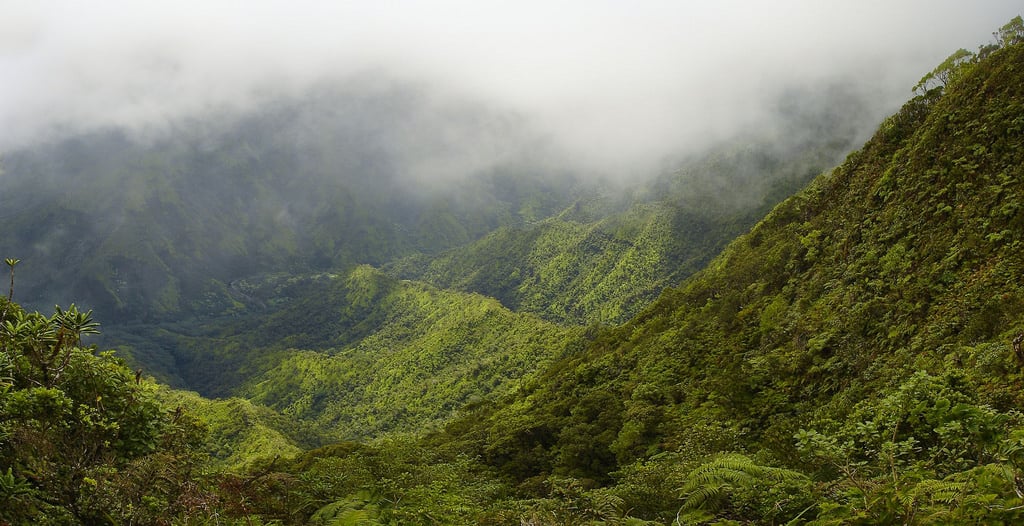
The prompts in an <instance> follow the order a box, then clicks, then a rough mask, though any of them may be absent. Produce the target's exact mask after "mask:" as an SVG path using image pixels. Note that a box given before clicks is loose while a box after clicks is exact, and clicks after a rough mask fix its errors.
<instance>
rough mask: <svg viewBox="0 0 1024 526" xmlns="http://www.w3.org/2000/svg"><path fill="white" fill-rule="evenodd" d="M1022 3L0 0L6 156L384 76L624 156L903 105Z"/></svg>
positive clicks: (572, 144)
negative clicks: (769, 114)
mask: <svg viewBox="0 0 1024 526" xmlns="http://www.w3.org/2000/svg"><path fill="white" fill-rule="evenodd" d="M1021 11H1024V9H1022V6H1021V4H1020V2H1019V0H1018V1H1007V0H972V1H970V2H965V1H962V0H960V1H953V0H912V1H899V0H857V1H853V0H851V1H844V2H840V1H828V0H788V1H771V2H769V1H747V2H739V1H701V2H697V1H686V0H675V1H664V2H656V1H641V0H631V1H626V0H622V1H615V2H612V1H596V0H588V1H561V2H558V1H527V0H516V1H508V2H490V1H462V2H455V1H431V2H426V1H423V2H402V1H384V0H376V1H369V0H367V1H365V2H340V1H338V2H326V1H324V2H302V1H295V0H289V1H280V2H260V1H252V0H246V1H242V0H239V1H213V0H205V1H186V0H176V1H170V2H159V1H126V2H112V1H91V2H72V1H66V2H51V1H29V0H25V1H18V0H0V123H2V124H3V125H2V126H0V150H4V149H10V148H12V147H15V146H17V145H19V144H25V143H26V141H31V140H35V139H36V138H38V137H40V136H42V134H44V133H47V134H52V133H53V130H54V129H56V128H61V127H63V128H67V127H73V128H76V129H77V128H79V127H83V126H85V127H88V126H97V125H110V124H117V125H126V126H132V127H147V126H159V125H160V123H162V122H165V121H167V120H168V119H173V118H174V117H175V116H178V115H181V114H183V113H193V114H194V113H196V112H202V111H204V109H208V108H218V107H223V106H225V105H228V106H236V107H242V108H244V107H245V106H246V105H247V104H253V103H258V102H259V101H260V100H261V96H264V95H265V94H267V93H280V92H285V93H288V92H299V91H301V90H302V89H303V87H305V86H308V85H309V84H311V83H313V82H317V81H320V80H323V79H325V78H331V77H342V78H343V77H345V76H346V75H350V74H353V73H360V72H366V71H373V72H377V73H382V74H385V75H389V76H394V77H396V78H399V79H403V80H408V81H412V82H416V83H421V84H425V85H428V86H431V87H433V88H435V89H436V90H437V91H438V92H439V93H444V94H445V96H448V97H452V98H462V97H467V98H470V99H473V100H475V101H478V102H483V103H486V104H490V105H494V106H495V107H498V108H501V109H502V110H508V111H513V112H517V113H521V114H523V115H525V116H526V117H528V118H529V119H530V120H531V122H534V123H536V125H537V126H538V127H539V128H540V129H542V130H544V131H545V132H546V133H549V134H551V135H552V136H553V137H556V138H558V139H560V140H561V141H562V142H563V143H564V144H565V145H566V146H567V147H568V148H570V149H573V148H575V149H576V151H579V152H581V154H582V153H583V152H585V154H586V155H595V156H601V155H606V156H612V157H616V158H615V159H609V160H616V161H620V162H623V163H628V162H631V160H636V159H641V158H648V159H654V158H657V157H659V156H662V155H666V154H668V153H671V152H673V151H678V150H679V148H680V145H683V144H687V143H688V142H694V143H696V142H699V141H700V140H702V139H706V138H707V137H710V136H717V135H718V134H728V133H732V132H734V131H735V130H737V129H740V128H742V127H743V126H744V125H745V124H746V123H747V122H748V121H750V120H751V119H756V118H757V116H758V115H760V114H761V113H763V109H764V107H765V106H766V105H770V103H771V101H772V100H774V97H776V96H777V95H778V93H780V92H781V91H782V90H784V89H786V88H787V87H788V86H792V85H805V86H807V85H816V84H818V83H826V82H831V81H835V80H838V79H847V80H846V81H847V82H852V83H857V85H858V86H859V87H861V88H864V89H868V90H872V92H873V93H876V94H877V98H878V100H879V108H881V109H884V110H885V111H891V110H892V109H894V108H895V107H896V105H898V104H899V103H900V102H901V101H903V100H905V99H907V98H909V97H910V95H911V92H910V90H911V87H912V86H913V85H914V84H915V83H916V82H917V80H918V79H919V78H920V77H921V76H922V75H923V74H924V73H926V72H927V71H929V70H931V69H932V68H933V67H934V66H935V65H936V64H938V63H939V62H941V61H942V59H944V58H945V57H946V56H948V55H949V54H950V53H951V52H953V51H954V50H956V49H957V48H960V47H964V48H967V49H971V50H975V49H977V47H978V46H979V45H980V44H982V43H985V42H988V41H990V40H991V33H992V31H994V30H996V29H997V28H998V27H999V26H1001V25H1002V24H1004V23H1005V22H1007V21H1008V20H1009V19H1010V18H1012V17H1013V16H1016V15H1017V14H1020V12H1021ZM881 109H880V110H879V111H881ZM610 152H614V154H613V153H610Z"/></svg>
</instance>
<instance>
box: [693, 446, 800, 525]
mask: <svg viewBox="0 0 1024 526" xmlns="http://www.w3.org/2000/svg"><path fill="white" fill-rule="evenodd" d="M806 480H808V479H807V477H806V476H805V475H803V474H802V473H799V472H796V471H792V470H788V469H783V468H775V467H771V466H762V465H760V464H757V463H756V462H754V461H753V460H751V459H750V457H747V456H745V455H740V454H738V453H729V454H725V455H722V456H719V457H717V458H715V459H714V460H712V461H710V462H707V463H705V464H702V465H701V466H700V467H698V468H697V469H695V470H693V471H691V472H690V474H689V476H688V477H687V480H686V484H685V485H684V486H683V487H682V488H681V489H680V491H681V493H682V495H683V499H684V503H683V507H682V509H683V510H698V509H707V510H710V511H714V510H716V509H718V508H719V507H720V506H721V504H722V503H723V500H724V498H726V497H727V496H728V494H729V493H730V492H731V491H733V490H735V489H754V488H757V487H762V486H765V487H766V486H769V485H773V484H778V483H780V482H789V481H806Z"/></svg>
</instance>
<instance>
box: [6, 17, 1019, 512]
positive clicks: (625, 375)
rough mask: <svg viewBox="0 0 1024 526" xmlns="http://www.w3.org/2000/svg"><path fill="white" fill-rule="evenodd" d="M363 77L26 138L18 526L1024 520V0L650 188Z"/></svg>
mask: <svg viewBox="0 0 1024 526" xmlns="http://www.w3.org/2000/svg"><path fill="white" fill-rule="evenodd" d="M370 77H372V78H375V77H373V76H372V75H370ZM363 80H365V78H364V79H363ZM371 84H373V83H371ZM374 85H375V86H376V87H375V89H374V90H369V91H364V90H362V89H354V88H353V86H345V85H322V86H319V87H317V88H316V89H313V90H311V91H309V92H307V93H305V94H304V95H303V96H301V97H294V98H282V99H278V100H276V102H275V103H274V104H269V105H267V106H266V107H261V109H260V110H259V111H258V112H255V113H252V114H245V113H230V115H227V114H226V115H219V116H216V118H214V117H210V118H209V119H208V120H199V121H196V122H192V123H179V124H178V126H180V129H178V130H175V131H174V132H173V133H169V134H165V135H155V136H154V137H151V138H150V140H148V141H142V140H139V138H138V137H132V138H129V137H128V136H127V135H124V134H122V132H120V131H118V130H106V131H102V132H93V133H91V134H84V135H81V136H77V137H75V138H70V139H63V140H61V141H58V142H54V143H50V144H45V145H37V146H36V147H34V148H28V149H24V150H19V151H15V152H13V153H12V154H10V155H6V156H5V157H4V159H3V164H2V166H3V168H4V174H3V179H0V190H2V192H3V193H2V194H0V195H2V197H0V222H2V223H3V227H4V230H3V231H4V234H5V235H4V236H3V238H2V239H0V252H10V253H11V254H12V255H17V254H15V252H18V250H23V251H25V252H26V255H24V256H19V257H22V259H21V260H19V259H13V258H12V259H7V260H6V261H5V267H4V268H3V270H4V278H5V279H4V280H3V281H2V282H0V283H4V284H5V285H6V287H5V289H6V290H4V292H6V294H0V525H6V524H11V525H15V524H18V525H20V524H55V525H56V524H189V525H192V524H196V525H199V524H232V525H234V524H237V525H243V524H244V525H247V526H249V525H255V524H261V525H271V524H275V525H317V526H326V525H374V524H424V525H426V524H460V525H461V524H508V525H533V526H539V525H581V526H582V525H630V526H640V525H654V524H661V525H683V524H695V525H699V524H717V525H738V524H765V525H768V524H809V525H821V526H824V525H840V524H865V525H867V524H915V525H916V524H1017V523H1020V522H1022V521H1024V282H1022V276H1024V20H1022V19H1021V17H1020V16H1017V17H1016V18H1014V19H1012V20H1010V21H1009V22H1008V23H1007V24H1006V25H1004V26H1002V27H1001V28H999V29H998V30H997V31H996V32H995V33H994V41H993V42H992V43H989V44H986V45H983V46H981V47H980V48H979V49H978V51H977V52H969V51H966V50H959V51H957V52H955V53H953V54H952V55H951V56H950V57H949V58H948V59H947V60H946V61H944V62H942V63H940V64H939V65H938V66H937V67H936V68H935V69H934V70H933V71H931V72H930V73H927V74H926V75H925V76H924V77H923V78H922V79H921V81H920V83H919V84H918V85H917V86H916V87H915V88H914V90H913V98H911V99H910V100H909V101H907V102H906V103H905V104H904V105H903V106H902V107H901V108H900V109H899V110H898V111H897V112H896V113H894V114H892V115H890V116H889V117H887V118H886V119H885V120H884V121H882V122H881V123H880V124H879V125H878V126H877V128H876V130H875V132H874V134H873V135H871V136H870V138H867V139H866V142H863V144H862V145H860V147H859V149H856V150H852V151H851V148H853V147H854V146H857V145H856V144H854V141H861V140H864V138H863V137H860V136H859V135H858V134H859V133H860V132H859V131H858V128H857V126H855V125H853V124H851V123H852V122H854V121H855V119H856V118H858V117H859V116H860V114H862V113H864V110H863V108H864V107H865V104H866V103H865V101H863V100H860V99H858V98H857V97H856V96H854V95H852V93H853V92H852V91H849V92H848V91H846V88H843V87H835V86H833V87H831V88H830V89H829V90H828V93H826V94H825V95H820V94H813V95H812V93H811V92H810V91H807V92H803V91H798V92H794V93H790V94H788V96H785V97H782V98H781V99H779V100H778V101H776V107H774V108H772V109H771V112H773V113H772V115H773V118H772V119H771V121H772V122H774V123H775V126H776V127H775V128H774V129H767V128H765V129H753V128H752V129H749V130H746V132H745V133H742V134H739V135H736V136H733V137H731V138H728V139H723V140H717V141H714V142H713V143H712V144H711V146H709V147H707V148H704V149H702V150H701V151H700V152H698V153H693V154H690V155H688V156H686V157H685V158H683V159H681V160H675V161H673V162H674V164H673V168H672V169H665V170H663V171H662V172H661V173H659V174H655V175H653V176H652V177H650V178H648V179H644V180H625V179H624V180H612V179H608V178H603V177H596V176H591V175H588V174H586V173H585V170H584V169H582V168H580V166H582V165H573V164H571V163H565V162H564V159H563V158H562V155H563V152H559V151H557V150H556V149H555V148H554V147H553V146H551V143H547V142H545V141H544V140H543V139H541V138H539V136H537V135H535V134H534V132H533V130H531V129H530V127H529V126H527V125H525V124H524V123H523V122H521V121H519V120H517V119H516V118H515V117H514V116H510V115H505V114H501V113H495V112H493V111H492V110H490V109H488V108H483V107H468V106H454V107H453V106H445V105H444V104H441V103H439V102H438V99H434V98H432V97H433V95H432V94H431V92H430V91H429V90H428V89H426V88H424V87H422V86H411V85H403V84H400V83H395V84H391V83H377V84H374ZM381 85H384V88H381ZM851 89H852V88H851ZM182 122H184V121H182ZM452 123H454V124H452ZM442 125H443V126H442ZM424 137H425V138H424ZM506 140H507V144H506V143H505V141H506ZM462 142H465V143H467V144H470V145H471V146H472V148H469V149H470V150H473V149H475V150H474V151H477V152H479V151H481V150H486V149H487V148H491V147H494V148H495V150H496V151H500V152H504V153H502V154H501V155H491V154H493V153H494V152H493V151H492V152H488V155H482V154H481V156H480V157H474V156H470V157H473V162H470V161H467V160H466V159H464V158H460V159H459V162H454V161H453V160H452V157H450V156H451V155H456V153H452V152H458V151H462V150H458V149H451V150H448V149H447V148H448V147H449V146H451V144H452V143H462ZM399 143H401V144H399ZM495 144H500V145H501V146H500V147H497V146H494V145H495ZM506 148H507V149H511V150H515V151H514V152H513V153H512V154H508V155H505V154H507V153H508V152H507V151H506ZM410 151H415V152H417V155H416V156H413V155H411V154H409V153H408V152H410ZM424 152H428V153H424ZM459 155H461V154H459ZM844 155H845V158H844ZM413 157H415V159H413ZM484 157H486V158H487V161H486V162H483V161H481V160H480V159H482V158H484ZM454 165H459V166H463V167H465V166H469V168H464V171H463V172H460V173H447V172H445V175H443V176H440V175H435V178H434V179H430V178H427V177H425V176H422V174H423V173H432V172H431V171H432V170H437V171H442V172H443V171H445V169H447V168H448V167H450V166H454ZM413 166H415V167H416V169H413V168H412V167H413ZM572 166H575V168H570V167H572ZM417 169H418V170H420V171H417ZM417 174H420V175H417ZM8 283H9V284H8ZM0 290H3V289H0ZM57 296H62V297H64V298H66V299H67V300H70V299H75V300H79V298H81V300H80V301H82V304H83V305H86V306H84V307H80V306H76V305H74V304H72V305H70V306H68V307H66V308H65V307H59V306H58V307H56V308H55V309H54V311H53V313H52V314H41V313H39V312H33V309H35V308H38V307H39V305H40V304H44V303H47V302H52V299H53V298H55V297H57ZM23 298H24V300H23ZM58 301H62V300H58ZM65 303H66V302H65ZM94 313H95V315H94ZM105 316H109V317H110V321H109V322H106V321H104V317H105ZM96 320H100V321H104V325H103V326H100V325H99V324H98V323H97V321H96ZM101 331H102V333H101ZM107 348H111V349H114V350H112V351H105V350H102V349H107Z"/></svg>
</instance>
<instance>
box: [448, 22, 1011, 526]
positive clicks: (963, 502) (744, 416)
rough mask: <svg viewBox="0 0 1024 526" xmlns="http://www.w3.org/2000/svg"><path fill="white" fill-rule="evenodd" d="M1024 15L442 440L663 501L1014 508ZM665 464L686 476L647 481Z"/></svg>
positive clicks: (859, 512) (544, 474) (728, 507)
mask: <svg viewBox="0 0 1024 526" xmlns="http://www.w3.org/2000/svg"><path fill="white" fill-rule="evenodd" d="M1022 32H1024V29H1022V27H1021V26H1020V19H1019V18H1018V19H1016V21H1015V23H1011V24H1010V25H1008V26H1007V27H1006V28H1004V30H1003V32H1002V33H1001V34H1000V35H1001V42H1002V43H1003V47H1001V48H999V47H998V46H987V47H984V48H982V49H981V51H980V52H979V54H977V55H975V54H970V53H964V54H959V55H958V57H959V58H954V59H953V60H951V61H947V62H946V63H944V64H943V65H941V66H939V68H937V69H936V71H935V72H933V74H932V75H929V77H926V82H925V84H923V85H922V86H921V90H920V91H925V93H923V94H921V95H919V96H917V97H915V98H914V99H912V100H911V101H910V102H908V103H907V104H906V105H905V106H904V108H903V109H902V110H901V111H900V112H899V113H897V114H896V115H893V116H892V117H890V118H889V119H887V120H886V121H885V122H883V123H882V125H881V126H880V128H879V130H878V132H877V134H876V135H875V136H874V137H873V138H872V139H871V140H870V141H869V142H868V143H867V144H865V146H864V147H863V148H862V149H861V150H859V151H857V152H854V153H852V154H851V155H850V156H849V157H848V158H847V160H846V161H845V162H844V163H843V164H842V165H841V166H839V167H838V168H836V169H835V170H833V171H832V172H831V173H829V174H826V175H823V176H821V177H819V178H818V179H816V180H815V181H814V182H813V183H812V184H811V185H810V186H809V187H808V188H807V189H806V190H805V191H803V192H801V193H799V194H798V195H796V196H794V197H792V198H790V199H788V200H787V201H785V202H784V203H782V204H781V205H779V206H778V207H777V208H776V209H775V210H773V211H772V212H771V214H769V215H768V216H767V217H766V218H765V219H764V220H763V221H762V222H761V223H759V224H758V225H757V226H756V227H755V228H754V229H753V230H752V231H751V232H750V233H748V234H746V235H744V236H742V237H740V238H739V239H738V240H736V241H735V242H733V243H732V244H730V245H729V247H728V248H727V249H726V250H725V252H724V253H723V254H722V255H721V256H719V257H718V258H716V259H715V260H714V261H713V262H712V263H711V264H710V265H709V266H708V268H707V269H705V270H703V271H702V272H700V273H699V274H697V275H696V276H694V277H693V278H692V279H690V280H687V281H686V282H685V283H684V284H683V286H682V287H680V288H678V289H675V290H670V291H666V292H665V293H664V294H663V295H662V296H661V298H659V300H658V301H656V302H655V303H654V304H652V305H651V306H650V307H648V308H647V309H645V310H644V311H643V312H642V313H641V314H640V315H639V316H637V317H636V318H635V319H633V320H631V321H630V322H628V323H626V324H625V325H623V326H622V327H620V328H617V329H614V330H610V331H608V332H606V333H605V334H603V335H601V336H600V337H599V338H598V339H597V341H595V342H594V344H593V345H591V346H590V347H589V348H588V350H587V351H586V352H585V353H582V354H579V355H576V356H573V357H571V358H570V359H567V360H562V361H560V362H559V363H556V364H554V365H553V366H552V367H551V368H550V369H549V370H548V371H547V372H545V373H544V374H542V375H540V376H539V377H538V378H537V379H536V380H535V381H534V382H532V383H531V384H530V385H529V386H528V387H526V388H524V389H523V390H521V391H520V392H519V393H517V395H516V396H515V397H513V398H510V399H508V400H506V401H504V402H499V403H494V404H488V405H485V406H482V407H477V408H476V409H474V410H473V411H472V412H471V413H470V414H469V415H468V416H467V417H466V419H465V422H464V423H461V424H458V425H455V426H453V427H452V428H451V430H450V434H449V435H447V436H441V437H438V438H437V439H438V440H442V441H444V442H448V441H452V440H462V441H465V443H466V444H467V445H468V446H469V447H470V448H471V449H472V450H473V451H474V452H476V453H477V454H479V455H481V457H482V458H483V459H485V462H486V463H488V464H489V465H492V466H494V467H495V468H497V469H500V470H501V471H502V472H503V473H505V474H507V476H509V477H512V478H513V479H514V480H517V481H520V482H521V483H524V484H526V483H529V484H533V482H530V481H534V480H536V478H537V477H541V478H547V479H548V480H551V479H552V477H572V478H574V479H577V480H579V481H580V483H581V484H584V485H586V484H595V483H596V484H600V485H605V484H616V485H615V486H613V487H614V488H617V490H616V491H617V492H618V493H617V494H618V495H619V496H620V497H621V498H623V499H624V501H623V502H624V508H623V509H627V510H633V512H634V513H637V514H640V515H641V516H645V517H646V518H651V519H659V520H668V519H670V518H671V517H672V516H674V515H675V514H676V512H677V511H679V510H680V507H681V508H682V511H683V512H685V513H683V514H682V515H683V516H685V517H689V519H690V520H710V519H712V518H715V517H717V518H718V519H733V520H740V521H747V520H749V521H761V520H763V521H765V522H785V521H789V520H791V519H794V518H796V517H798V516H799V517H801V518H802V520H811V519H815V518H816V520H817V521H819V522H820V523H831V522H832V521H835V522H837V523H838V522H848V521H862V522H865V523H889V522H931V521H940V522H942V521H950V522H961V521H966V522H972V521H974V520H978V519H979V518H980V517H987V518H988V519H987V520H993V521H1007V522H1015V521H1016V520H1019V517H1018V514H1019V513H1020V511H1019V510H1020V506H1019V505H1020V497H1019V495H1020V488H1019V486H1018V485H1017V484H1018V481H1019V480H1020V473H1021V471H1020V470H1021V469H1022V468H1024V464H1021V463H1020V462H1021V460H1020V451H1021V449H1020V437H1021V434H1022V431H1021V427H1020V426H1021V424H1022V422H1021V413H1020V410H1019V408H1020V407H1021V403H1022V402H1024V400H1022V399H1021V395H1020V393H1021V392H1022V391H1021V387H1022V384H1021V382H1022V376H1021V373H1020V369H1021V363H1022V360H1024V354H1021V350H1020V346H1021V339H1022V338H1024V337H1021V336H1020V334H1022V333H1024V318H1022V317H1021V314H1020V313H1021V305H1022V301H1024V290H1022V289H1021V286H1020V283H1019V277H1020V276H1021V275H1024V258H1022V255H1021V254H1022V253H1021V250H1020V247H1021V243H1022V240H1021V239H1020V235H1021V232H1024V211H1022V210H1021V206H1020V204H1021V203H1022V202H1024V183H1022V181H1024V172H1022V167H1024V91H1022V88H1021V87H1022V86H1024V82H1022V80H1024V79H1022V78H1021V74H1022V70H1021V69H1020V64H1022V63H1024V45H1022V44H1021V43H1020V40H1021V38H1022V37H1024V34H1022ZM955 57H957V56H955ZM928 78H933V79H934V78H939V79H942V82H940V83H939V84H938V85H935V83H934V82H932V83H931V85H928V82H927V80H928ZM652 476H654V477H667V478H668V479H669V480H674V481H675V482H674V483H672V484H673V485H670V487H667V488H666V487H659V488H645V489H644V491H655V492H656V493H655V495H657V496H658V498H657V499H651V495H650V494H644V493H639V494H637V493H632V492H634V491H636V490H637V488H636V487H635V485H636V484H638V483H639V482H641V481H642V480H643V479H642V477H652ZM638 477H639V478H640V480H637V478H638ZM586 481H590V482H586ZM772 486H775V487H776V488H777V489H774V490H769V489H767V488H769V487H772ZM531 487H533V486H531ZM676 499H681V500H676ZM652 502H660V503H662V504H653V505H652V504H651V503H652ZM659 506H664V507H661V508H659Z"/></svg>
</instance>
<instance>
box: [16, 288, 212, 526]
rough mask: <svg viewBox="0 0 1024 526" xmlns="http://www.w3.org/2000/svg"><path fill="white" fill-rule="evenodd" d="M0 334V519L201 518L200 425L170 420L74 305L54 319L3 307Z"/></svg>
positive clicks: (176, 417) (58, 311)
mask: <svg viewBox="0 0 1024 526" xmlns="http://www.w3.org/2000/svg"><path fill="white" fill-rule="evenodd" d="M0 321H2V329H0V348H2V350H3V361H2V363H0V373H2V374H0V378H2V383H0V502H2V504H3V505H0V521H4V522H10V523H18V524H22V523H29V522H32V523H36V522H45V523H54V524H61V523H97V522H103V523H109V522H121V521H129V522H131V521H143V522H154V521H157V520H158V519H160V517H173V516H175V515H177V514H179V513H181V514H182V516H191V517H198V516H200V515H203V513H205V511H208V510H200V509H199V508H200V504H199V503H198V501H199V500H202V498H203V497H202V495H201V494H200V492H198V490H197V489H196V486H195V485H194V483H193V482H192V475H191V473H192V472H193V470H194V469H195V467H196V466H197V463H198V462H199V460H200V457H198V456H195V455H194V454H193V453H192V448H194V447H195V446H196V445H197V444H198V442H199V440H200V439H201V428H200V427H199V426H198V425H197V424H196V423H195V422H193V421H191V420H190V419H189V418H188V417H182V415H181V414H180V413H179V414H177V415H174V416H172V415H170V414H168V412H167V411H166V410H165V409H164V408H163V406H161V405H160V404H159V403H158V402H157V400H156V398H155V396H154V386H153V385H152V384H149V383H142V382H140V381H139V379H138V378H137V377H136V376H135V375H133V374H132V373H131V371H129V370H128V369H127V368H126V367H125V366H124V363H123V362H122V361H121V360H119V359H116V358H114V357H113V356H112V354H111V353H109V352H106V353H100V354H98V355H97V354H95V349H86V348H82V347H81V335H82V334H89V333H95V332H96V330H97V329H96V327H97V324H96V323H95V322H94V321H92V318H91V313H89V312H85V313H83V312H80V311H78V309H77V308H75V306H74V305H72V306H71V307H69V308H68V309H67V310H64V309H61V308H60V307H57V308H56V312H55V313H54V315H53V316H51V317H45V316H43V315H41V314H39V313H26V312H24V311H23V310H22V309H21V308H20V307H19V306H18V305H16V304H13V303H10V302H8V303H5V305H4V319H3V320H0Z"/></svg>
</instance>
